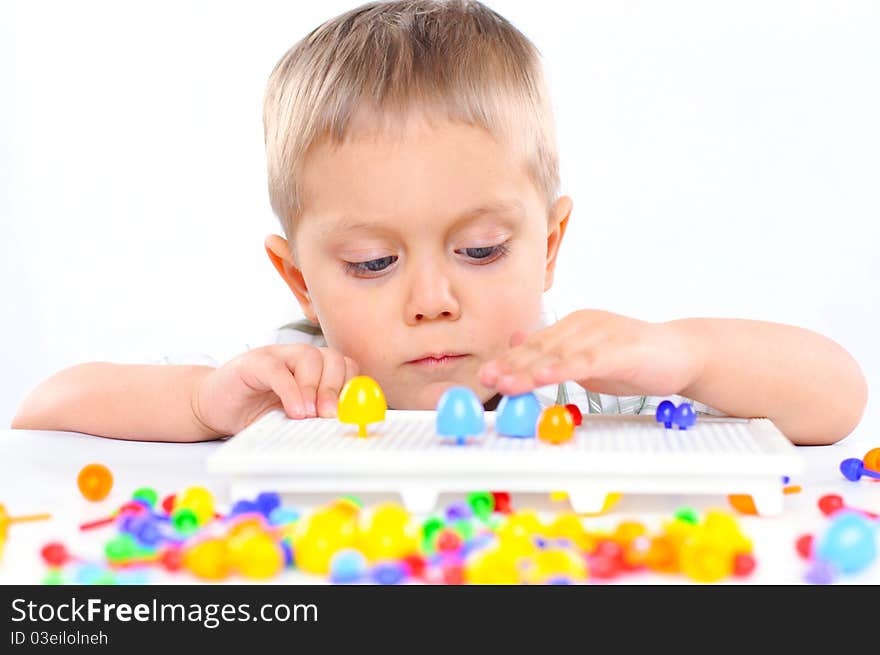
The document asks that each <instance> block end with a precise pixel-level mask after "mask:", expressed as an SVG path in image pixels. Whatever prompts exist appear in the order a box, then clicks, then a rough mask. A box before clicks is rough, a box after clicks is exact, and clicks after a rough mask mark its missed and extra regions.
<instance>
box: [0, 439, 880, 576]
mask: <svg viewBox="0 0 880 655" xmlns="http://www.w3.org/2000/svg"><path fill="white" fill-rule="evenodd" d="M871 436H872V435H870V434H869V433H868V431H866V430H861V431H860V430H857V431H856V432H855V433H854V434H853V435H851V436H850V437H848V438H847V439H845V440H843V441H842V442H840V443H838V444H835V445H833V446H824V447H801V448H799V449H798V450H799V452H801V453H802V454H803V456H804V459H805V463H806V469H805V473H804V475H803V478H801V479H793V480H792V481H791V483H792V484H799V485H801V487H802V488H803V491H802V492H801V493H798V494H791V495H787V496H785V508H784V510H783V512H782V514H780V515H778V516H773V517H757V516H741V515H740V516H739V520H740V526H741V528H742V530H743V531H744V532H745V533H746V535H747V536H749V537H750V538H751V539H752V542H753V545H754V555H755V558H756V560H757V568H756V569H755V571H754V572H753V573H752V575H751V576H749V577H748V578H745V579H743V581H742V582H743V583H746V584H804V574H805V572H806V570H807V567H808V564H807V562H805V561H804V560H802V559H801V558H800V557H798V555H797V554H796V551H795V541H796V539H797V538H798V536H800V535H802V534H804V533H811V534H814V535H819V534H821V533H822V532H823V531H824V529H825V528H826V527H827V526H828V524H829V521H828V519H827V518H826V517H824V516H823V515H822V514H821V513H820V512H819V510H818V508H817V505H816V502H817V500H818V499H819V498H820V497H821V496H822V495H824V494H827V493H837V494H840V495H841V496H843V498H844V500H845V502H846V504H847V505H850V506H853V507H858V508H862V509H868V510H871V511H875V512H880V483H876V482H872V481H870V480H866V479H862V480H861V481H859V482H850V481H848V480H845V479H844V478H843V477H842V476H841V474H840V472H839V470H838V465H839V463H840V461H841V460H842V459H844V458H846V457H860V458H861V457H862V456H864V454H865V452H867V451H868V450H869V449H870V448H873V447H877V446H880V437H876V436H874V437H873V438H871ZM219 445H220V443H219V442H209V443H198V444H166V443H146V442H133V441H121V440H114V439H106V438H102V437H95V436H91V435H85V434H80V433H73V432H52V431H33V430H10V429H7V430H0V503H3V504H4V505H6V509H7V511H8V512H9V513H10V514H11V515H22V514H31V513H41V512H50V513H51V514H52V518H51V520H48V521H40V522H33V523H21V524H15V525H12V526H10V528H9V538H8V540H7V542H6V546H5V550H4V552H3V554H2V556H0V584H2V585H7V584H40V582H41V581H42V579H43V577H44V575H45V572H46V568H45V566H44V564H43V562H42V559H41V558H40V554H39V551H40V548H41V547H42V546H43V545H44V544H45V543H47V542H49V541H61V542H63V543H64V544H65V545H66V546H67V548H68V550H70V551H71V552H73V553H74V554H75V555H78V556H80V557H82V558H85V559H87V560H89V561H94V562H98V561H100V556H101V554H102V552H103V544H104V543H105V542H106V541H107V540H108V539H109V538H110V537H111V536H112V535H114V534H115V533H116V530H115V528H114V527H112V526H109V527H107V528H101V529H96V530H90V531H86V532H82V531H80V530H79V528H78V526H79V525H80V524H81V523H83V522H85V521H88V520H91V519H96V518H100V517H103V516H107V515H108V514H110V513H111V512H112V511H114V510H115V509H116V508H118V507H119V506H120V505H122V504H123V503H125V502H127V501H128V500H129V499H130V497H131V494H132V492H133V491H134V490H135V489H137V488H138V487H142V486H150V487H153V488H154V489H156V491H157V492H158V493H159V497H160V499H161V498H162V497H164V496H166V495H167V494H169V493H176V492H178V491H182V490H183V489H185V488H186V487H188V486H193V485H201V486H204V487H206V488H208V489H210V490H211V491H212V492H213V493H214V494H215V497H216V499H217V506H218V511H220V512H221V513H222V512H224V511H225V510H226V509H227V508H228V507H229V506H230V504H231V502H230V501H231V499H230V498H229V495H228V488H227V484H226V480H225V479H224V478H221V477H216V476H212V475H209V474H208V473H207V472H206V470H205V460H206V458H207V457H208V456H209V455H210V454H211V453H212V452H214V449H216V448H217V447H218V446H219ZM90 462H100V463H103V464H105V465H106V466H108V467H109V468H110V470H111V471H112V472H113V475H114V485H113V490H112V492H111V494H110V496H109V497H108V498H107V499H105V500H103V501H101V502H98V503H92V502H89V501H86V500H85V499H83V498H82V496H81V495H80V493H79V490H78V489H77V485H76V476H77V473H78V472H79V470H80V469H81V468H82V467H83V466H84V465H86V464H88V463H90ZM496 491H503V490H496ZM361 497H362V499H363V500H364V501H365V502H366V504H367V505H369V504H370V503H373V502H377V501H380V500H390V499H396V497H395V496H393V495H388V496H380V495H372V496H363V495H362V496H361ZM331 498H332V497H328V496H318V495H314V496H313V495H308V496H301V497H290V498H286V499H285V503H284V504H285V505H291V506H293V507H295V508H297V509H298V510H300V511H301V512H308V511H309V510H310V509H311V508H313V507H314V506H315V505H317V504H320V503H323V502H326V501H327V500H330V499H331ZM456 498H460V496H455V495H441V497H440V501H439V505H438V507H443V506H445V505H446V504H447V503H448V502H450V501H451V500H454V499H456ZM512 505H513V507H514V509H525V508H532V509H536V510H538V511H539V512H542V513H543V512H547V513H548V514H549V513H552V512H554V511H558V510H562V509H567V508H568V505H567V503H565V502H559V501H551V500H550V498H549V495H546V494H540V495H539V494H513V496H512ZM684 505H687V506H690V507H693V508H694V509H696V510H698V511H700V512H702V511H704V510H706V509H709V508H712V507H720V508H722V509H726V510H729V511H731V512H732V511H733V510H732V509H731V508H730V506H729V505H728V503H727V499H726V498H725V497H723V496H710V495H693V496H689V495H627V496H624V497H623V498H622V499H621V501H620V502H619V503H618V504H617V505H616V506H615V507H614V508H613V509H612V510H611V511H609V512H608V513H606V514H605V515H603V516H599V517H587V518H585V525H586V527H587V528H588V529H590V528H595V529H599V528H605V527H613V526H614V525H616V524H617V523H619V522H620V521H622V520H624V519H637V520H642V521H643V522H645V524H646V525H647V526H648V527H649V529H653V528H657V529H659V526H660V522H661V521H662V520H665V519H668V518H670V517H671V516H672V515H673V513H674V512H675V510H676V509H678V508H679V507H681V506H684ZM148 580H149V581H150V582H151V583H154V584H155V583H158V584H174V583H187V584H191V583H198V582H199V581H198V580H197V579H195V578H194V577H192V576H190V575H188V574H174V575H169V574H164V573H161V572H159V571H155V572H153V571H151V573H150V574H149V578H148ZM236 581H243V582H250V581H248V580H243V579H240V578H239V579H237V580H231V582H233V583H234V582H236ZM271 582H272V583H276V584H324V583H325V582H326V581H325V580H324V579H322V578H320V577H316V576H310V575H306V574H303V573H300V572H297V571H296V570H288V571H286V572H285V573H284V574H283V575H281V576H278V577H277V578H274V579H273V580H272V581H271ZM616 582H620V583H625V584H690V581H689V580H688V579H687V578H685V577H684V576H682V575H674V576H670V575H660V574H655V573H653V572H645V573H638V574H626V575H623V576H621V577H619V578H617V579H616ZM725 583H729V584H739V583H740V581H738V580H734V579H728V580H726V581H725ZM836 583H837V584H880V561H875V562H874V563H873V564H872V565H871V567H869V568H868V569H867V570H865V571H863V572H861V573H859V574H857V575H849V576H841V577H839V578H838V579H837V580H836Z"/></svg>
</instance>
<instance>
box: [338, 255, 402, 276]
mask: <svg viewBox="0 0 880 655" xmlns="http://www.w3.org/2000/svg"><path fill="white" fill-rule="evenodd" d="M396 261H397V256H395V255H389V256H388V257H382V258H381V259H371V260H370V261H368V262H345V270H346V271H348V272H350V273H379V272H381V271H383V270H385V269H386V268H388V267H389V266H391V264H393V263H394V262H396Z"/></svg>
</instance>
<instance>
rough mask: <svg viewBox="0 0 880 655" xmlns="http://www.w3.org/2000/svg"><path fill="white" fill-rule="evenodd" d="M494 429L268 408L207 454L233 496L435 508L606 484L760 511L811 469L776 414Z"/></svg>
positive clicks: (773, 509)
mask: <svg viewBox="0 0 880 655" xmlns="http://www.w3.org/2000/svg"><path fill="white" fill-rule="evenodd" d="M485 416H486V432H485V433H484V434H483V435H481V436H479V437H477V438H475V439H472V440H471V441H469V442H468V443H467V444H464V445H458V444H456V443H454V442H450V441H446V440H444V439H443V438H442V437H440V436H438V435H437V434H436V432H435V421H436V412H433V411H415V410H388V411H387V412H386V415H385V420H384V421H383V422H381V423H373V424H370V425H369V426H368V436H367V437H358V436H357V428H356V427H355V426H351V425H346V424H343V423H340V422H339V421H337V420H336V419H327V418H312V419H303V420H293V419H289V418H287V416H286V415H285V414H284V413H283V411H281V410H273V411H271V412H268V413H267V414H265V415H264V416H262V417H261V418H260V419H258V420H257V421H255V422H254V423H253V424H251V425H250V426H248V427H247V428H245V429H244V430H243V431H242V432H240V433H238V434H237V435H235V436H233V437H231V438H230V439H228V440H227V441H226V442H225V443H224V444H222V445H221V446H220V447H219V448H218V449H217V450H216V451H215V452H214V453H213V454H212V455H211V456H210V457H209V458H208V461H207V468H208V471H209V472H210V473H213V474H218V475H223V476H228V477H229V480H230V483H231V485H232V489H231V491H232V494H233V496H234V497H237V498H243V497H253V496H255V495H256V494H257V493H259V492H261V491H276V492H279V493H292V492H296V493H308V492H316V493H338V494H340V495H341V494H350V493H366V492H395V493H399V494H400V495H401V497H402V499H403V502H404V503H405V504H406V505H407V507H408V508H409V509H410V510H411V511H415V512H427V511H430V509H431V508H432V507H433V506H434V504H435V502H436V500H437V497H438V495H439V494H440V493H445V492H456V493H457V492H470V491H477V490H504V491H509V492H548V493H549V492H552V491H565V492H567V493H568V496H569V499H570V501H571V504H572V506H573V508H574V510H575V511H577V512H586V513H592V512H597V511H599V510H600V509H601V508H602V506H603V504H604V502H605V498H606V495H607V494H609V493H628V492H629V493H669V494H688V493H692V494H702V493H706V494H749V495H751V496H752V499H753V500H754V502H755V506H756V508H757V510H758V512H759V513H760V514H764V515H772V514H778V513H779V512H781V510H782V500H783V499H782V495H783V491H782V489H783V485H782V482H781V480H782V476H796V475H799V474H801V473H802V472H803V460H802V458H801V456H800V454H799V453H798V452H797V448H796V447H795V446H794V445H793V444H792V443H791V442H790V441H789V440H788V439H787V438H786V437H785V436H784V435H783V434H782V433H781V432H780V431H779V430H778V429H777V428H776V426H774V425H773V423H772V422H771V421H769V420H767V419H732V418H714V417H704V416H701V417H699V418H698V420H697V424H696V425H695V426H693V427H691V428H688V429H687V430H679V429H675V428H673V429H666V428H664V427H663V425H662V424H659V423H657V422H656V421H655V420H654V417H653V416H620V415H598V414H585V415H584V417H583V423H582V424H581V425H580V426H578V427H577V428H576V429H575V434H574V437H573V439H572V440H571V441H568V442H566V443H564V444H560V445H552V444H549V443H545V442H543V441H541V440H538V439H534V438H525V439H523V438H516V437H508V436H504V435H499V434H496V433H495V431H494V429H493V428H494V422H495V416H496V412H486V414H485Z"/></svg>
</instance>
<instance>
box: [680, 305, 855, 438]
mask: <svg viewBox="0 0 880 655" xmlns="http://www.w3.org/2000/svg"><path fill="white" fill-rule="evenodd" d="M670 325H672V326H673V327H674V328H675V329H676V330H679V331H680V332H681V334H683V335H684V336H685V338H686V339H687V342H688V344H689V345H690V346H691V347H692V348H693V349H694V350H695V351H696V352H697V353H698V354H699V359H700V360H701V362H702V366H701V367H700V369H699V371H700V372H699V373H698V375H697V377H696V379H695V380H694V382H693V383H692V384H691V385H689V386H688V387H687V388H686V389H684V390H682V391H681V395H684V396H687V397H689V398H693V399H694V400H699V401H700V402H703V403H706V404H707V405H710V406H712V407H715V408H717V409H719V410H721V411H723V412H725V413H727V414H730V415H732V416H763V417H767V418H769V419H771V420H772V421H773V423H774V424H775V425H776V426H777V427H778V428H779V429H780V430H781V431H782V432H783V433H784V434H785V435H786V436H787V437H788V438H789V439H791V440H792V441H793V442H794V443H797V444H801V445H820V444H829V443H834V442H836V441H839V440H840V439H843V438H844V437H846V436H847V435H848V434H850V433H851V432H852V431H853V430H854V429H855V427H856V426H857V425H858V423H859V421H860V420H861V418H862V415H863V413H864V410H865V405H866V403H867V397H868V387H867V383H866V382H865V377H864V374H863V373H862V370H861V368H860V367H859V365H858V364H857V363H856V361H855V360H854V359H853V358H852V356H851V355H850V354H849V353H848V352H847V351H846V350H845V349H844V348H842V347H841V346H840V345H839V344H837V343H835V342H834V341H832V340H831V339H828V338H827V337H824V336H822V335H820V334H816V333H815V332H811V331H809V330H805V329H803V328H798V327H793V326H790V325H782V324H778V323H768V322H762V321H751V320H743V319H710V318H688V319H682V320H678V321H672V322H671V323H670Z"/></svg>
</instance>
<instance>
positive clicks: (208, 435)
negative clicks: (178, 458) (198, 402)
mask: <svg viewBox="0 0 880 655" xmlns="http://www.w3.org/2000/svg"><path fill="white" fill-rule="evenodd" d="M213 370H214V369H212V368H211V367H208V366H166V365H133V364H111V363H105V362H90V363H87V364H80V365H77V366H73V367H71V368H68V369H65V370H63V371H60V372H59V373H57V374H55V375H54V376H52V377H51V378H49V379H47V380H45V381H44V382H42V383H41V384H40V385H38V386H37V387H36V388H35V389H34V390H33V391H32V392H31V393H30V394H29V395H28V397H27V398H25V400H24V402H23V403H22V405H21V407H20V408H19V410H18V413H17V414H16V416H15V418H14V419H13V422H12V427H13V428H23V429H31V430H68V431H73V432H85V433H87V434H95V435H100V436H104V437H113V438H116V439H132V440H139V441H205V440H208V439H216V438H217V437H219V436H221V435H218V434H217V433H216V432H213V431H212V430H210V429H208V428H207V427H205V426H204V425H202V424H201V423H200V422H199V421H198V420H197V419H196V416H195V414H194V411H193V408H192V391H193V389H194V386H195V384H196V383H197V382H198V381H199V380H200V379H201V378H202V377H204V376H205V375H207V374H208V373H210V372H211V371H213Z"/></svg>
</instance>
